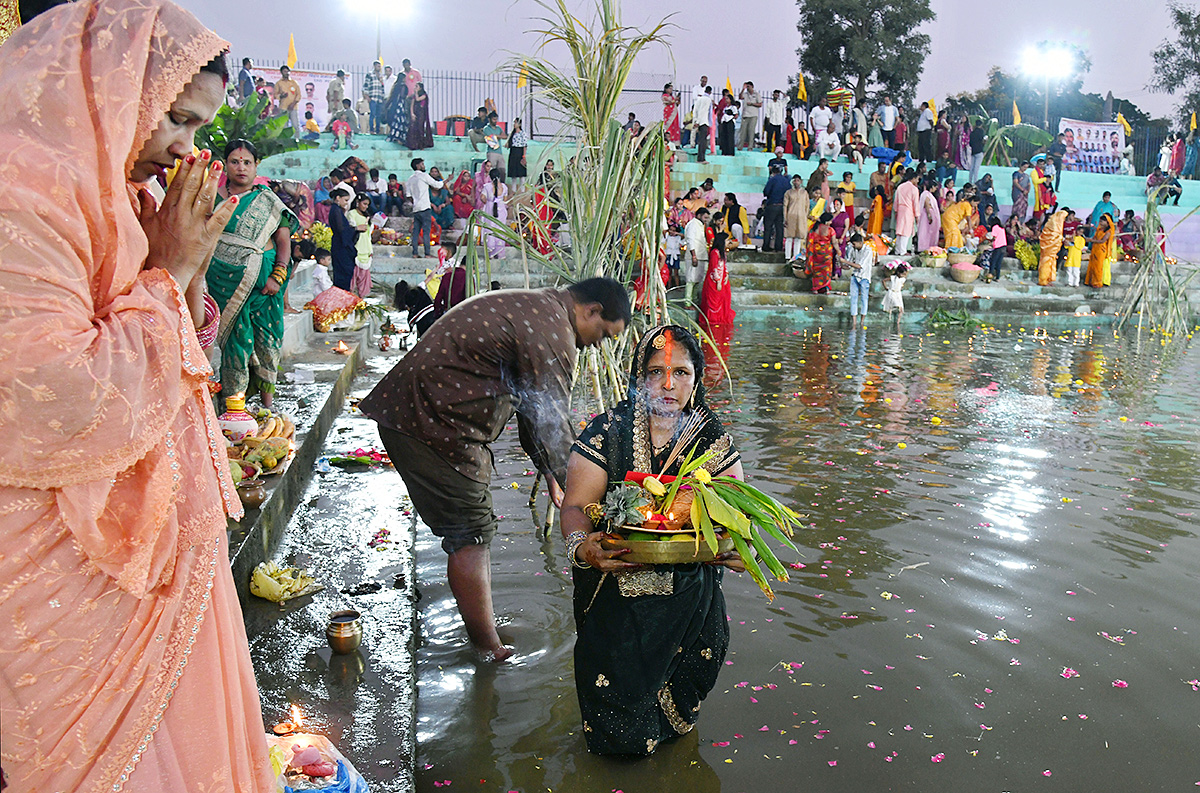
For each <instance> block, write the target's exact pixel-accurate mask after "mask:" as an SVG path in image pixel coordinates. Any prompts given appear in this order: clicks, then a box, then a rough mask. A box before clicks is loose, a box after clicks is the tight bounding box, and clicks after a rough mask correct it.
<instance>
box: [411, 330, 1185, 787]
mask: <svg viewBox="0 0 1200 793" xmlns="http://www.w3.org/2000/svg"><path fill="white" fill-rule="evenodd" d="M721 343H722V347H723V350H727V352H728V368H729V377H728V378H727V377H726V375H725V372H724V370H723V369H722V368H721V366H720V365H719V363H717V362H716V361H715V360H713V361H710V365H709V366H708V367H707V369H706V373H705V379H706V381H707V382H708V384H709V385H710V388H711V389H712V390H711V400H710V401H712V402H713V403H714V406H715V407H716V409H717V410H718V411H719V412H720V413H721V414H722V416H723V417H724V418H725V419H727V420H728V421H729V423H730V426H731V431H732V432H733V434H734V436H735V438H736V440H737V441H738V443H739V445H740V447H741V449H742V452H743V456H744V458H745V460H746V470H747V474H748V476H750V477H752V478H753V480H754V481H755V483H756V484H757V485H759V486H760V487H762V488H763V489H765V490H768V491H770V492H772V493H774V494H775V495H777V496H779V497H781V498H783V499H785V500H786V501H788V502H789V503H792V504H794V505H795V506H796V508H797V509H798V510H799V511H800V512H801V513H802V514H803V515H804V519H805V524H806V527H807V528H806V530H805V533H804V534H803V536H801V537H800V538H798V543H797V544H798V545H799V546H800V548H801V551H802V556H800V557H797V558H789V559H787V560H786V561H788V562H790V563H791V564H792V568H793V569H792V581H791V582H790V583H789V584H783V585H779V586H778V587H776V591H777V592H778V594H779V597H778V599H777V600H776V601H775V603H774V604H773V605H770V606H768V605H767V604H766V603H765V602H764V601H763V599H762V598H761V596H760V594H759V592H758V590H757V587H755V586H754V585H753V583H752V582H750V581H749V580H748V579H744V578H741V577H738V576H728V577H727V578H726V584H725V593H726V597H727V599H728V603H729V614H730V617H731V628H732V639H731V646H730V655H729V665H728V666H727V667H726V668H725V670H724V672H723V674H722V677H721V679H720V680H719V681H718V684H717V687H716V689H714V691H713V693H712V695H711V696H710V697H709V699H708V701H707V702H706V703H705V705H704V708H703V710H702V711H701V715H700V722H699V725H698V727H697V729H696V730H695V731H694V732H693V733H692V734H690V735H688V736H686V737H685V738H683V739H681V740H680V741H677V742H676V743H675V744H673V745H669V746H664V747H662V748H661V749H660V750H659V752H658V753H657V754H656V755H655V756H654V757H652V758H650V759H648V760H643V761H622V760H614V759H607V758H599V757H594V756H591V755H588V754H587V752H586V751H585V750H584V748H583V741H582V738H581V736H580V733H579V730H580V724H579V713H578V707H577V705H576V701H575V693H574V689H573V684H572V668H571V653H572V647H573V625H572V619H571V601H570V580H569V577H568V576H567V575H566V571H565V570H564V569H563V557H562V550H561V548H560V547H559V544H558V543H555V542H551V543H543V542H541V541H540V540H539V539H538V537H537V533H536V531H535V529H534V526H533V523H532V521H531V520H530V519H529V513H528V510H527V509H526V508H525V506H524V502H525V500H526V499H527V497H528V492H527V488H528V485H529V483H530V479H529V478H522V477H521V475H520V474H521V471H522V470H523V469H524V468H525V466H526V463H525V461H524V460H523V459H521V458H520V457H519V452H518V451H517V450H516V448H515V443H514V444H512V445H511V446H506V447H502V449H501V450H500V451H499V453H498V460H497V472H498V473H497V478H496V480H495V485H496V487H495V491H494V495H495V498H496V509H497V511H498V512H501V513H505V514H506V517H505V519H504V521H503V522H502V524H501V531H500V534H499V535H498V537H497V539H496V542H495V545H494V546H493V561H494V569H493V575H494V579H493V588H494V590H495V594H496V607H497V611H498V614H499V615H500V618H501V620H502V622H503V627H502V628H501V633H502V635H504V636H505V637H506V639H507V640H508V641H510V642H511V643H513V644H514V645H515V646H516V647H517V649H518V655H517V657H516V659H515V660H514V662H513V663H512V664H506V665H502V666H499V667H492V666H486V665H479V664H478V663H477V662H476V661H475V659H474V657H473V656H472V654H471V653H470V651H469V650H467V649H466V648H465V646H464V645H465V637H464V632H463V629H462V626H461V622H460V621H459V620H458V617H457V614H456V612H455V610H454V606H453V600H452V599H451V597H450V593H449V590H448V588H447V586H446V583H445V575H444V569H445V563H444V557H443V556H442V555H441V552H440V550H439V549H438V546H437V544H436V543H435V542H434V541H433V540H432V538H431V537H430V536H429V535H428V533H427V532H424V531H423V532H422V533H421V534H420V535H419V537H418V547H417V553H418V564H419V580H420V587H421V591H422V600H421V602H420V604H419V607H420V613H421V627H420V632H421V635H422V641H423V642H424V644H423V647H422V649H421V651H420V654H419V659H418V663H419V668H418V676H419V681H420V682H419V686H420V687H419V696H418V718H419V734H418V741H419V748H418V777H417V779H418V789H419V790H422V791H432V790H435V789H441V788H442V787H444V786H445V783H446V782H450V783H451V784H452V785H453V789H456V790H457V789H462V788H463V787H468V788H469V789H480V790H520V791H539V790H549V791H610V790H615V789H620V790H624V791H626V793H633V791H653V793H669V792H670V791H687V792H688V793H704V792H707V791H714V792H715V791H743V790H745V791H749V790H759V791H771V790H792V789H800V788H801V787H802V786H809V785H815V786H817V787H816V789H819V790H822V791H851V790H853V791H859V790H864V789H866V790H882V789H892V788H904V789H911V790H956V789H962V788H963V787H964V785H963V783H962V782H961V780H963V779H966V778H968V777H967V775H971V776H970V778H972V779H976V780H979V783H978V784H973V785H972V787H980V788H981V789H987V790H1016V789H1029V788H1032V787H1033V786H1034V785H1038V786H1039V789H1044V790H1055V791H1077V790H1083V789H1091V788H1097V787H1098V788H1099V789H1103V788H1104V787H1105V786H1106V783H1108V781H1109V780H1110V779H1116V778H1127V777H1128V775H1129V774H1130V772H1133V773H1136V774H1137V780H1138V781H1137V783H1136V784H1135V787H1137V788H1139V789H1146V790H1168V789H1172V790H1173V789H1183V787H1185V786H1186V787H1187V788H1188V789H1192V787H1193V785H1194V784H1195V783H1197V782H1198V781H1200V768H1198V767H1196V766H1195V764H1191V763H1190V762H1189V761H1183V762H1175V763H1159V762H1157V760H1156V758H1159V757H1163V756H1171V754H1177V755H1178V756H1179V757H1181V758H1188V757H1191V755H1192V751H1191V746H1192V744H1193V742H1194V734H1195V730H1196V724H1195V721H1196V719H1195V712H1196V706H1197V704H1200V692H1196V691H1193V687H1192V685H1191V684H1190V683H1189V682H1188V681H1192V680H1196V679H1197V678H1200V659H1198V658H1197V656H1196V653H1195V647H1196V637H1195V636H1194V635H1193V633H1194V630H1195V626H1194V623H1195V615H1196V607H1195V603H1194V595H1193V593H1194V592H1195V591H1196V583H1197V581H1196V579H1197V573H1196V566H1195V564H1194V559H1195V558H1196V554H1197V551H1198V550H1200V547H1198V544H1197V541H1196V537H1195V535H1194V533H1193V530H1192V528H1191V527H1192V526H1193V525H1194V524H1195V522H1196V516H1197V515H1200V497H1197V495H1196V472H1197V470H1198V460H1197V451H1196V437H1197V420H1198V419H1200V406H1198V405H1197V402H1196V399H1195V383H1196V382H1197V374H1198V368H1200V366H1198V356H1197V354H1196V353H1195V352H1194V351H1191V350H1188V349H1186V348H1181V347H1178V346H1176V348H1174V349H1172V350H1169V351H1164V349H1163V348H1161V347H1160V346H1159V345H1158V344H1157V342H1155V343H1154V344H1153V345H1152V346H1153V349H1151V350H1150V351H1149V352H1143V351H1140V350H1139V349H1138V347H1137V345H1136V344H1135V343H1134V342H1133V341H1130V340H1126V339H1116V338H1114V337H1113V335H1112V333H1111V331H1091V330H1080V331H1066V332H1048V331H1046V330H1041V329H1036V328H1034V327H1032V326H1029V327H1026V328H1024V329H1021V328H1019V327H1011V328H1002V329H999V330H991V331H988V332H975V333H973V334H970V333H962V332H945V333H933V334H925V333H917V334H911V335H905V336H900V335H898V334H895V333H894V332H889V330H887V329H885V328H883V327H876V326H868V327H867V328H866V329H863V330H853V331H851V330H844V329H841V330H840V329H829V328H813V327H805V328H803V329H795V328H790V327H787V326H783V325H780V326H775V325H769V326H760V327H739V328H737V329H736V331H735V333H734V334H733V336H732V338H731V339H722V340H721ZM1166 356H1169V358H1167V357H1166ZM776 364H778V365H779V367H778V368H776ZM506 458H507V459H506ZM514 481H515V482H519V483H520V484H521V485H522V488H521V490H518V491H514V490H513V489H511V488H510V487H509V485H510V483H512V482H514ZM1072 670H1073V672H1072ZM1115 681H1124V682H1125V683H1127V686H1124V687H1122V686H1121V685H1120V684H1116V685H1115V684H1114V682H1115ZM1118 774H1121V775H1122V776H1121V777H1118V776H1117V775H1118Z"/></svg>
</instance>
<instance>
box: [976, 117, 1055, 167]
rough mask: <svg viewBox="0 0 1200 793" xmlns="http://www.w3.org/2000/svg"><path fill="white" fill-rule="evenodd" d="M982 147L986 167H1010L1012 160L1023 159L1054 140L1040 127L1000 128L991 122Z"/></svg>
mask: <svg viewBox="0 0 1200 793" xmlns="http://www.w3.org/2000/svg"><path fill="white" fill-rule="evenodd" d="M991 126H992V128H991V130H990V131H989V134H988V137H987V140H986V141H985V142H984V145H983V161H984V163H986V164H987V165H1012V164H1013V159H1014V158H1024V157H1026V156H1027V155H1028V154H1031V153H1032V152H1033V151H1034V150H1036V149H1038V148H1041V147H1042V146H1048V145H1050V143H1051V142H1052V141H1053V140H1054V136H1053V135H1051V134H1050V133H1049V132H1047V131H1046V130H1044V129H1041V128H1040V127H1035V126H1033V125H1032V124H1008V125H1007V126H1003V127H1001V126H1000V125H999V124H996V123H995V122H994V120H993V123H992V125H991Z"/></svg>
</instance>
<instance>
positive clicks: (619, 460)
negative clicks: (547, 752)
mask: <svg viewBox="0 0 1200 793" xmlns="http://www.w3.org/2000/svg"><path fill="white" fill-rule="evenodd" d="M703 372H704V356H703V354H702V352H701V350H700V344H699V343H698V342H697V341H696V337H695V336H693V335H692V334H691V333H689V332H688V331H687V330H685V329H684V328H681V327H678V326H667V327H660V328H655V329H654V330H651V331H649V332H647V333H646V335H644V336H643V337H642V339H641V341H640V342H639V344H638V346H637V349H636V350H635V351H634V354H633V370H632V372H631V373H630V378H629V395H628V397H627V398H626V399H625V400H624V401H622V402H621V403H619V404H618V405H617V406H616V407H614V408H613V409H612V410H609V411H608V412H606V413H603V414H601V415H599V416H597V417H596V418H595V419H593V420H592V422H591V423H590V424H588V426H587V428H586V429H585V430H584V431H583V434H582V435H580V437H579V439H578V440H577V441H576V442H575V445H574V447H572V450H571V457H570V460H569V462H568V468H567V489H566V494H565V495H564V498H563V506H562V532H563V536H564V538H565V540H566V546H567V555H568V557H569V558H570V560H571V565H572V567H573V568H574V569H573V573H574V583H575V596H574V601H575V627H576V632H577V640H576V643H575V685H576V689H577V692H578V696H579V709H580V711H581V713H582V716H583V734H584V739H585V740H586V741H587V747H588V750H589V751H591V752H595V753H597V754H631V755H648V754H650V753H652V752H653V751H654V750H655V749H656V748H657V747H658V744H659V743H660V742H662V741H664V740H669V739H672V738H677V737H679V736H680V735H684V734H686V733H688V732H690V731H691V730H692V728H693V727H694V726H695V724H696V719H697V717H698V716H699V712H700V703H701V701H703V700H704V698H705V697H706V696H707V695H708V692H709V691H711V690H712V687H713V686H714V685H715V684H716V681H717V674H718V673H719V672H720V670H721V666H722V664H723V663H724V659H725V651H726V649H727V648H728V646H729V625H728V624H727V620H726V617H725V597H724V595H723V594H722V592H721V578H722V574H723V573H724V568H725V567H729V568H731V569H734V570H742V569H743V568H742V563H741V560H740V559H739V558H738V557H737V554H736V553H734V552H730V553H725V554H722V555H721V556H719V557H718V560H717V561H716V562H709V563H691V564H675V565H654V566H647V567H641V566H638V565H633V564H629V563H628V562H624V561H622V560H621V558H620V557H621V554H622V552H621V551H608V550H604V549H602V548H601V547H600V544H599V540H600V537H601V536H602V535H601V532H598V531H595V528H594V526H593V525H592V522H591V520H590V519H589V518H588V517H587V514H586V513H585V511H584V508H585V507H586V506H587V505H588V504H593V503H600V502H603V501H604V498H605V494H606V492H607V491H608V490H610V489H613V488H616V487H619V486H620V485H621V482H622V480H624V479H625V475H626V474H627V473H628V472H630V471H641V472H650V473H653V474H655V475H659V474H668V475H676V474H678V473H679V468H680V465H681V462H682V460H683V459H684V458H686V457H687V456H688V453H689V452H691V453H692V454H693V455H700V454H703V453H704V452H706V451H709V450H712V451H714V452H715V453H714V455H713V457H712V459H710V460H709V461H708V462H707V463H706V464H705V466H704V467H705V468H706V469H707V470H708V471H709V473H711V474H712V475H713V476H717V475H721V474H724V475H728V476H733V477H736V478H738V479H741V478H742V463H741V456H740V455H739V454H738V451H737V449H736V448H734V446H733V442H732V439H731V438H730V437H729V435H728V434H727V433H726V432H725V429H724V427H723V426H722V425H721V420H720V419H719V418H717V416H716V415H715V414H714V413H713V412H712V411H711V410H710V409H709V408H708V406H707V405H706V404H705V401H704V385H703V383H702V382H701V379H700V376H701V374H702V373H703ZM676 446H680V447H681V448H680V449H679V450H678V451H679V453H678V454H676V455H674V462H672V463H671V464H670V465H668V466H666V467H664V463H665V462H667V460H668V459H671V458H672V454H673V452H675V451H676V449H675V447H676Z"/></svg>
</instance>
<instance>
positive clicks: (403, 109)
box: [384, 75, 412, 146]
mask: <svg viewBox="0 0 1200 793" xmlns="http://www.w3.org/2000/svg"><path fill="white" fill-rule="evenodd" d="M411 99H412V97H410V96H409V95H408V85H407V84H406V83H405V82H404V75H400V77H399V78H397V80H396V84H395V85H393V86H392V92H391V93H390V94H389V95H388V98H387V104H385V105H384V118H386V119H387V123H388V140H390V141H391V142H392V143H399V144H400V145H401V146H405V145H407V144H408V127H409V122H410V121H411V120H412V101H411Z"/></svg>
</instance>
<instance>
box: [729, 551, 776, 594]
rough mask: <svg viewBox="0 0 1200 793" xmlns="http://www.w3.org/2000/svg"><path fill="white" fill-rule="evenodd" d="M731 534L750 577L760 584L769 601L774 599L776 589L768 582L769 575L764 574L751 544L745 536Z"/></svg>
mask: <svg viewBox="0 0 1200 793" xmlns="http://www.w3.org/2000/svg"><path fill="white" fill-rule="evenodd" d="M729 536H730V537H732V538H733V547H734V548H735V549H736V550H737V552H738V556H740V557H741V558H742V563H743V564H745V565H746V572H747V573H749V574H750V577H751V578H753V579H754V583H756V584H758V588H759V589H761V590H762V591H763V594H764V595H766V596H767V602H768V603H770V602H772V601H774V600H775V591H774V590H773V589H771V585H770V584H769V583H767V577H766V576H765V575H763V571H762V568H761V567H759V566H758V562H756V561H755V560H754V553H753V552H752V551H751V550H750V546H749V545H748V544H747V543H746V540H745V538H743V537H742V536H741V535H739V534H730V535H729Z"/></svg>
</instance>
